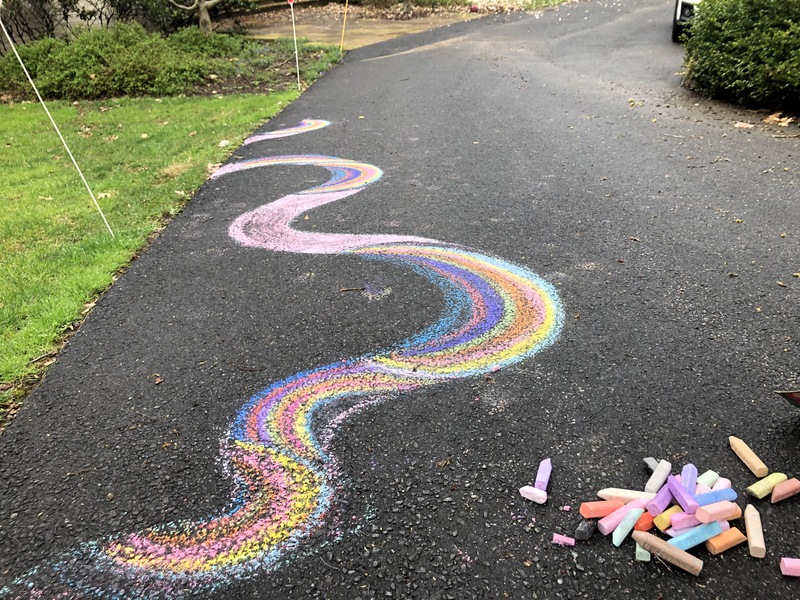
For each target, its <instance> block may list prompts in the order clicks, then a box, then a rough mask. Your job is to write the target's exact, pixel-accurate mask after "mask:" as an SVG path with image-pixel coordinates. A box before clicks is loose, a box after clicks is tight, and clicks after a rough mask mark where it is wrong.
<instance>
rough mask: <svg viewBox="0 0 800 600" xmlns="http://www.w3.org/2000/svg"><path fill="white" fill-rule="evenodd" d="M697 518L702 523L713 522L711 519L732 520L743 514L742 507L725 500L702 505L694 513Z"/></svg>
mask: <svg viewBox="0 0 800 600" xmlns="http://www.w3.org/2000/svg"><path fill="white" fill-rule="evenodd" d="M694 516H695V517H697V520H698V521H700V522H701V523H711V521H723V520H725V521H730V520H731V519H738V518H739V517H741V516H742V509H741V508H739V507H738V506H737V505H736V504H734V503H733V502H730V501H728V500H723V501H722V502H715V503H714V504H707V505H706V506H701V507H699V508H698V509H697V511H696V512H695V513H694Z"/></svg>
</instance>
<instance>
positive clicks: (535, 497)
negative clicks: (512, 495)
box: [519, 485, 547, 504]
mask: <svg viewBox="0 0 800 600" xmlns="http://www.w3.org/2000/svg"><path fill="white" fill-rule="evenodd" d="M519 494H520V496H522V497H523V498H525V499H526V500H532V501H533V502H536V504H544V503H545V502H547V492H545V491H544V490H540V489H539V488H535V487H533V486H530V485H525V486H522V487H521V488H519Z"/></svg>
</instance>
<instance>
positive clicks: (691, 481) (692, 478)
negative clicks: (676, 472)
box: [681, 463, 697, 496]
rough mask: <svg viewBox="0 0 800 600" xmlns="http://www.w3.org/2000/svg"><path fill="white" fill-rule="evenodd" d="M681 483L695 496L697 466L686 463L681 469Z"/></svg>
mask: <svg viewBox="0 0 800 600" xmlns="http://www.w3.org/2000/svg"><path fill="white" fill-rule="evenodd" d="M681 485H682V486H683V487H684V488H685V489H686V491H688V492H689V493H690V494H691V495H692V496H694V494H695V488H696V487H697V467H695V466H694V465H693V464H692V463H688V464H686V465H684V466H683V469H681Z"/></svg>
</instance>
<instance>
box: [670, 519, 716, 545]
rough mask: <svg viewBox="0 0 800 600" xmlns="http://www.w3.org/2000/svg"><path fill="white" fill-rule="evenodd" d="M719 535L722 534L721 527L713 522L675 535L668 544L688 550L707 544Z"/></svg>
mask: <svg viewBox="0 0 800 600" xmlns="http://www.w3.org/2000/svg"><path fill="white" fill-rule="evenodd" d="M720 533H722V526H721V525H720V523H719V522H718V521H714V522H713V523H706V524H704V525H698V526H697V527H692V528H691V529H690V530H689V531H686V532H685V533H681V534H680V535H676V536H675V537H674V538H672V539H671V540H669V542H668V543H669V544H672V545H673V546H675V547H676V548H680V549H681V550H688V549H689V548H694V547H695V546H699V545H700V544H702V543H703V542H707V541H708V540H710V539H711V538H713V537H715V536H718V535H719V534H720Z"/></svg>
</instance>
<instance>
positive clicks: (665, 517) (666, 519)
mask: <svg viewBox="0 0 800 600" xmlns="http://www.w3.org/2000/svg"><path fill="white" fill-rule="evenodd" d="M678 513H683V509H682V508H681V507H680V506H678V505H675V506H670V507H669V508H668V509H667V510H665V511H664V512H662V513H661V514H660V515H658V516H657V517H655V518H654V519H653V524H654V525H655V526H656V527H658V528H659V530H661V531H664V530H665V529H667V528H668V527H669V526H670V524H671V522H672V515H675V514H678Z"/></svg>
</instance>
